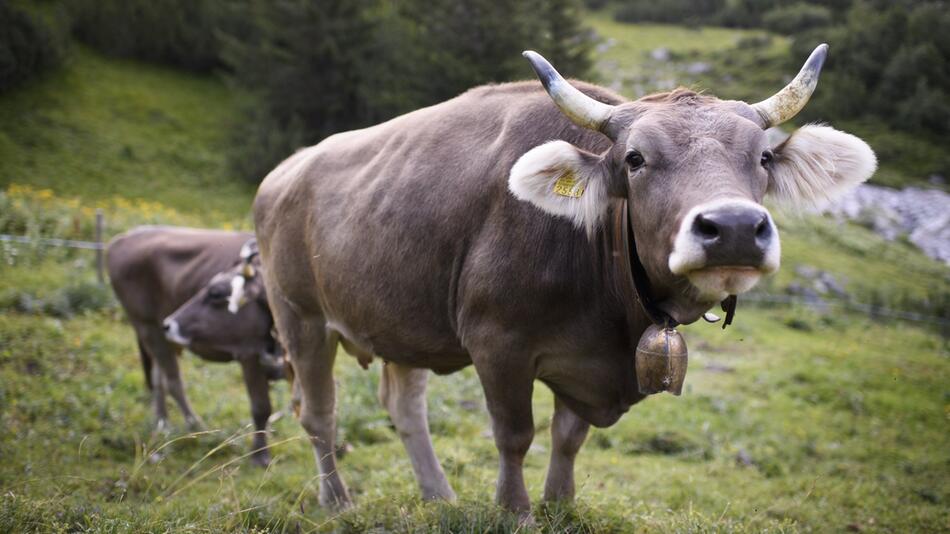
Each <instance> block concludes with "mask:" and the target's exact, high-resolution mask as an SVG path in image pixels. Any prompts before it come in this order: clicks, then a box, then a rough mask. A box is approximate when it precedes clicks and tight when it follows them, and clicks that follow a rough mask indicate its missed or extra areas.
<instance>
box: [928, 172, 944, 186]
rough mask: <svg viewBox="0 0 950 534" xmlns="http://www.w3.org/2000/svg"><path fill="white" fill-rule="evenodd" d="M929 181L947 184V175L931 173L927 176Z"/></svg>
mask: <svg viewBox="0 0 950 534" xmlns="http://www.w3.org/2000/svg"><path fill="white" fill-rule="evenodd" d="M927 181H928V182H930V183H931V184H932V185H946V183H947V177H946V176H944V175H942V174H931V175H930V176H928V177H927Z"/></svg>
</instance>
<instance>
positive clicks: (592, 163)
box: [254, 45, 876, 513]
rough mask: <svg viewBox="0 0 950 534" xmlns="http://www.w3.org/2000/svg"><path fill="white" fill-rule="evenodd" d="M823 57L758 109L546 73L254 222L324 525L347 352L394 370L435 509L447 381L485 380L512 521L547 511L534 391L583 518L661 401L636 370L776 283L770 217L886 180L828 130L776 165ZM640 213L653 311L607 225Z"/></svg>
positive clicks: (390, 382)
mask: <svg viewBox="0 0 950 534" xmlns="http://www.w3.org/2000/svg"><path fill="white" fill-rule="evenodd" d="M826 48H827V47H825V46H824V45H822V46H821V47H819V48H818V49H816V51H815V52H814V53H813V54H812V57H810V58H809V60H808V62H807V63H806V65H805V67H804V68H803V69H802V72H801V73H799V75H798V77H796V79H795V80H794V81H793V82H792V83H791V84H790V85H789V86H788V87H786V88H785V89H783V90H782V91H780V92H779V93H777V94H776V95H775V96H773V97H771V98H769V99H768V100H766V101H763V102H760V103H758V104H754V105H749V104H746V103H744V102H736V101H722V100H719V99H717V98H715V97H712V96H706V95H699V94H696V93H693V92H690V91H687V90H676V91H673V92H671V93H666V94H661V95H654V96H650V97H646V98H643V99H640V100H638V101H635V102H630V101H626V100H624V99H623V98H622V97H620V96H618V95H616V94H613V93H611V92H610V91H608V90H606V89H603V88H600V87H597V86H593V85H589V84H585V83H580V82H573V83H571V84H569V83H568V82H566V81H565V80H564V79H563V78H561V77H560V76H559V75H558V74H557V72H556V71H555V70H554V69H553V68H552V67H551V65H549V64H548V63H547V62H546V61H545V60H544V59H543V58H541V57H540V56H539V55H537V54H535V53H533V52H527V53H526V54H525V55H526V56H527V57H528V59H529V60H530V61H531V63H532V65H533V66H534V68H535V70H536V71H537V73H538V75H539V77H540V78H541V80H542V83H543V88H542V84H538V83H537V82H534V83H528V82H523V83H511V84H502V85H493V86H486V87H480V88H476V89H473V90H471V91H468V92H467V93H465V94H463V95H461V96H459V97H457V98H454V99H452V100H449V101H447V102H444V103H442V104H438V105H435V106H432V107H428V108H425V109H420V110H418V111H414V112H412V113H409V114H407V115H403V116H401V117H397V118H395V119H393V120H391V121H389V122H386V123H384V124H380V125H378V126H374V127H371V128H367V129H364V130H358V131H353V132H347V133H343V134H339V135H335V136H332V137H330V138H328V139H326V140H325V141H323V142H321V143H320V144H318V145H316V146H314V147H311V148H308V149H305V150H302V151H300V152H298V153H297V154H295V155H293V156H292V157H291V158H289V159H288V160H286V161H285V162H283V163H282V164H281V165H280V166H279V167H278V168H277V169H275V170H274V171H273V172H272V173H271V174H270V175H268V176H267V178H266V179H265V180H264V182H263V183H262V184H261V186H260V190H259V191H258V195H257V198H256V200H255V204H254V215H255V220H256V225H257V235H258V239H259V243H260V247H261V254H262V258H263V262H264V264H265V265H267V266H268V269H267V271H266V273H265V277H264V278H265V285H266V286H267V291H268V298H269V300H270V302H271V310H272V312H273V313H274V317H275V320H276V323H277V326H278V330H279V331H280V335H281V340H282V342H283V343H284V346H285V348H286V349H287V351H288V354H289V356H290V358H291V361H292V362H293V366H294V369H295V371H296V373H297V380H298V381H299V383H300V385H301V387H302V389H303V404H302V407H301V417H300V419H301V424H302V425H303V427H304V428H305V429H306V431H307V432H308V433H309V434H310V435H311V436H312V443H313V447H314V449H315V452H316V458H317V463H318V465H319V469H320V473H321V484H320V499H321V502H323V503H325V504H335V505H346V504H348V503H349V501H350V499H349V495H348V493H347V490H346V486H345V485H344V483H343V480H342V479H341V477H340V475H339V472H338V471H337V468H336V464H335V461H334V458H333V454H332V451H333V449H334V432H335V430H334V427H335V419H334V410H335V399H334V383H333V375H332V369H333V361H334V356H335V354H336V352H335V347H336V344H337V342H338V340H344V341H345V345H344V346H345V347H346V346H349V347H351V348H352V350H354V351H355V352H357V353H358V354H359V355H361V356H362V357H364V358H365V357H366V356H367V355H375V356H378V357H380V358H382V359H384V360H385V361H386V362H388V363H387V364H386V366H385V373H384V377H383V381H382V383H381V388H380V389H381V397H382V399H383V401H384V403H385V405H386V406H387V408H389V411H390V414H391V416H392V417H393V422H394V423H395V426H396V428H397V429H398V431H399V434H400V437H401V438H402V440H403V442H404V444H405V445H406V448H407V450H408V452H409V455H410V458H411V460H412V465H413V468H414V470H415V472H416V476H417V479H418V481H419V483H420V485H421V487H422V492H423V496H424V497H426V498H438V497H441V498H446V499H451V498H453V497H454V493H453V492H452V489H451V487H450V485H449V483H448V481H447V480H446V477H445V475H444V473H443V472H442V469H441V467H440V466H439V462H438V460H437V459H436V457H435V454H434V452H433V450H432V446H431V443H430V439H429V434H428V426H427V422H426V404H425V384H426V376H427V375H426V373H427V371H426V370H427V369H431V370H434V371H435V372H436V373H450V372H453V371H456V370H458V369H461V368H463V367H465V366H467V365H471V364H474V366H475V370H476V371H477V373H478V376H479V378H480V380H481V383H482V386H483V389H484V391H485V399H486V403H487V406H488V410H489V413H490V415H491V419H492V426H493V430H494V437H495V443H496V446H497V447H498V451H499V455H500V469H499V476H498V484H497V494H496V497H497V500H498V502H499V503H500V504H501V505H503V506H505V507H507V508H509V509H512V510H517V511H519V512H522V513H526V512H527V510H529V509H530V501H529V498H528V494H527V491H526V489H525V485H524V480H523V477H522V461H523V458H524V455H525V453H526V452H527V450H528V447H529V445H530V444H531V441H532V438H533V436H534V424H533V421H532V410H531V393H532V389H533V385H534V381H535V380H540V381H541V382H543V383H544V384H545V385H547V386H548V387H549V388H550V389H551V390H552V391H553V393H554V396H555V413H554V419H553V422H552V427H551V431H552V450H551V463H550V466H549V470H548V476H547V480H546V482H545V487H544V498H545V499H570V498H572V497H573V494H574V475H573V465H574V457H575V455H576V453H577V451H578V450H579V448H580V446H581V444H582V443H583V441H584V438H585V436H586V434H587V431H588V428H589V425H590V424H593V425H597V426H609V425H611V424H613V423H614V422H616V421H617V419H618V418H619V417H620V416H621V415H622V414H623V413H624V412H626V411H627V410H628V409H629V407H630V406H631V405H633V404H634V403H636V402H639V401H640V400H642V399H643V395H642V394H641V393H640V392H639V391H638V388H637V377H636V369H635V366H634V349H635V347H636V343H637V339H638V338H639V336H640V335H641V334H642V333H643V332H644V330H645V329H646V328H647V327H648V326H649V325H650V324H651V322H666V323H668V324H676V323H689V322H693V321H695V320H696V319H697V318H699V317H700V316H701V315H702V314H703V313H704V312H705V311H706V310H708V309H709V308H710V307H711V306H712V305H714V304H716V303H718V302H719V301H720V300H722V299H723V298H725V297H726V296H728V295H731V294H737V293H741V292H743V291H746V290H748V289H749V288H751V287H752V286H753V285H754V284H755V283H756V282H757V281H758V280H759V278H760V277H761V276H762V275H764V274H768V273H771V272H773V271H775V270H776V269H777V268H778V264H779V240H778V232H777V230H776V228H775V226H774V224H773V222H772V218H771V216H770V215H769V212H768V211H767V210H766V209H765V208H764V207H763V206H762V205H761V203H762V200H763V198H764V197H765V196H766V195H767V194H771V195H773V196H774V197H776V198H779V199H783V200H785V201H787V202H789V203H792V204H800V203H802V202H807V201H811V200H815V199H819V198H824V197H828V196H832V195H833V194H834V193H835V192H836V191H838V190H842V189H847V188H848V187H850V186H852V185H854V184H856V183H858V182H861V181H863V180H865V179H867V178H868V177H869V176H870V175H871V174H872V173H873V171H874V168H875V166H876V161H875V158H874V154H873V152H872V151H871V150H870V148H869V147H868V146H867V144H865V143H864V142H863V141H861V140H860V139H858V138H856V137H854V136H851V135H849V134H846V133H842V132H839V131H837V130H834V129H832V128H829V127H825V126H806V127H803V128H800V129H799V130H798V131H796V132H795V133H793V134H792V135H791V137H790V138H789V139H788V140H786V141H785V142H783V143H782V144H780V145H778V146H774V147H772V146H769V144H768V141H767V137H766V134H765V131H764V130H765V128H767V127H770V126H773V125H775V124H777V123H779V122H783V121H785V120H787V119H789V118H791V116H793V115H794V114H795V113H797V112H798V111H799V110H800V109H801V107H802V106H804V104H805V102H806V101H807V99H808V97H809V96H810V94H811V91H812V90H813V89H814V87H815V83H816V82H817V77H818V71H819V69H820V67H821V64H822V62H823V59H824V55H825V50H826ZM545 90H546V91H545ZM622 202H626V203H627V205H629V210H630V216H629V225H630V227H631V228H632V233H631V235H632V236H633V237H634V239H633V241H634V243H632V247H631V249H632V250H633V251H634V254H633V256H634V260H635V261H634V262H633V263H634V264H635V265H636V266H637V267H638V268H637V269H635V270H634V272H635V273H637V274H636V280H635V282H636V286H637V287H638V288H639V291H640V296H641V298H642V300H643V302H644V307H642V308H641V307H640V306H639V305H637V304H636V303H633V304H631V302H630V301H629V300H625V299H629V297H628V296H626V295H624V294H623V293H622V292H620V291H618V290H617V287H618V285H621V282H623V280H619V279H618V274H617V269H616V268H615V265H616V264H617V263H618V262H617V261H616V259H615V256H614V248H613V247H612V246H611V245H610V243H612V242H614V238H615V232H616V229H615V227H614V226H613V225H607V224H605V222H606V221H613V220H618V219H617V218H616V215H617V213H618V211H617V210H618V209H620V208H619V206H621V205H622ZM622 224H628V222H627V221H623V223H622ZM628 310H629V311H628ZM651 317H652V318H653V319H652V320H651Z"/></svg>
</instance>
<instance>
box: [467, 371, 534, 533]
mask: <svg viewBox="0 0 950 534" xmlns="http://www.w3.org/2000/svg"><path fill="white" fill-rule="evenodd" d="M473 360H474V363H475V370H476V371H477V372H478V377H479V379H480V380H481V382H482V388H483V389H484V391H485V403H486V405H487V406H488V413H489V414H490V415H491V420H492V432H493V433H494V435H495V446H496V447H497V448H498V460H499V469H498V486H497V488H496V492H495V500H496V501H497V502H498V504H499V505H501V506H502V507H504V508H507V509H509V510H511V511H513V512H517V513H519V514H520V515H521V516H522V517H523V518H525V519H528V518H530V513H531V500H530V499H529V498H528V490H527V489H526V488H525V484H524V474H523V472H522V471H523V469H522V466H523V464H524V457H525V454H527V452H528V448H529V447H530V446H531V440H533V439H534V418H533V416H532V414H531V391H532V388H533V387H534V373H533V369H532V368H531V366H530V361H529V359H528V358H521V357H519V355H518V354H513V353H501V352H497V353H494V354H489V355H481V356H475V357H473Z"/></svg>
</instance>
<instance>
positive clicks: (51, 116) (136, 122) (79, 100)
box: [0, 46, 253, 222]
mask: <svg viewBox="0 0 950 534" xmlns="http://www.w3.org/2000/svg"><path fill="white" fill-rule="evenodd" d="M74 48H75V50H74V53H73V54H72V55H71V56H70V64H69V66H68V67H67V68H65V69H62V70H60V71H57V72H56V73H54V74H51V75H49V76H47V77H45V78H44V79H42V80H39V81H34V82H32V83H30V84H28V85H27V86H25V87H22V88H20V89H18V90H17V91H16V92H14V93H13V94H7V95H4V96H3V98H2V99H0V187H2V188H6V187H7V186H9V185H10V184H28V185H31V186H34V187H39V188H49V189H51V190H52V191H54V192H55V193H57V194H60V195H67V196H75V197H78V198H79V199H80V200H81V202H82V203H83V205H84V206H93V205H99V204H101V203H103V202H107V201H108V200H109V199H112V198H113V197H121V198H124V199H128V200H131V199H139V198H141V199H147V200H149V201H153V202H159V203H162V204H166V205H168V206H171V207H174V208H175V209H178V210H182V211H184V212H189V213H195V214H204V217H205V218H206V220H208V221H209V222H210V221H212V220H219V219H221V218H226V217H227V218H233V217H235V216H237V217H242V216H243V215H244V214H245V213H246V212H247V211H248V208H249V206H250V199H251V197H252V195H253V190H252V188H250V187H248V186H246V185H245V184H242V183H240V182H239V181H237V180H234V179H232V178H230V177H229V176H227V173H226V169H225V166H224V148H225V147H224V142H225V137H226V134H227V125H228V121H229V120H231V118H232V116H233V112H234V104H233V102H232V97H231V96H230V93H229V92H228V91H227V89H226V88H225V87H224V85H223V84H222V83H221V82H219V81H217V80H214V79H211V78H198V77H195V76H190V75H185V74H180V73H178V72H175V71H173V70H169V69H165V68H159V67H152V66H148V65H143V64H140V63H134V62H128V61H119V60H106V59H103V58H101V57H99V56H97V55H95V54H93V53H91V52H89V51H87V50H85V49H83V48H82V47H78V46H77V47H74Z"/></svg>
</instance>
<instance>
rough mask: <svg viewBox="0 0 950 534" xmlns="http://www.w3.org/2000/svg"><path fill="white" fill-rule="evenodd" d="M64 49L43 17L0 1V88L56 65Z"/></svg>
mask: <svg viewBox="0 0 950 534" xmlns="http://www.w3.org/2000/svg"><path fill="white" fill-rule="evenodd" d="M64 49H65V43H64V42H63V40H62V39H61V38H60V36H57V35H56V34H55V33H54V32H53V30H52V29H51V27H50V26H49V25H47V24H46V23H45V22H44V21H43V19H41V18H39V17H36V16H31V15H30V14H28V13H26V12H25V11H21V10H19V9H17V8H15V7H13V6H11V5H10V4H9V3H7V2H0V91H6V90H7V89H10V88H11V87H15V86H17V85H19V84H20V83H22V82H23V81H25V80H27V79H29V78H31V77H33V76H36V75H37V74H39V73H40V72H43V71H45V70H48V69H50V68H52V67H55V66H57V65H59V64H60V62H61V61H62V58H63V53H64Z"/></svg>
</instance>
